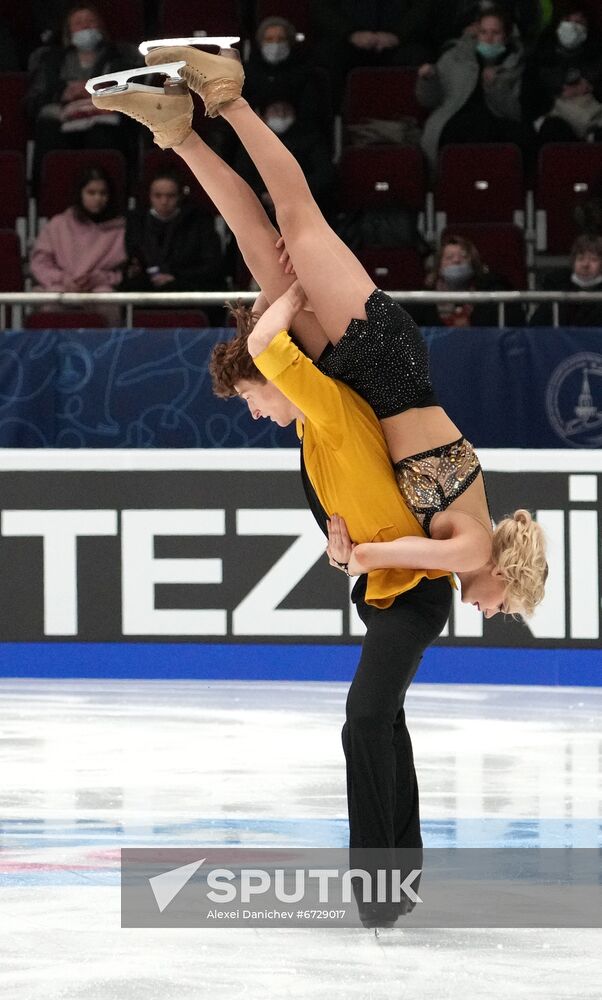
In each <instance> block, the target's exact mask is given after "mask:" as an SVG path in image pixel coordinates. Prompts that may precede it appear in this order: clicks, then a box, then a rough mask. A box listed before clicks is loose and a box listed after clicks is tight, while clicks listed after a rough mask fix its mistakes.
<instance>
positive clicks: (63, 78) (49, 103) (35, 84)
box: [26, 4, 141, 188]
mask: <svg viewBox="0 0 602 1000" xmlns="http://www.w3.org/2000/svg"><path fill="white" fill-rule="evenodd" d="M140 64H141V57H140V55H139V53H138V52H137V50H136V49H135V48H134V47H133V46H131V45H125V44H121V43H117V42H113V41H111V40H110V38H109V35H108V31H107V27H106V25H105V23H104V20H103V18H102V16H101V15H100V13H99V12H98V11H97V10H96V8H95V7H94V6H93V5H91V4H78V5H76V6H75V7H72V8H71V9H70V10H69V11H68V13H67V14H66V16H65V19H64V22H63V28H62V44H61V45H58V44H54V45H50V46H48V47H47V48H46V49H43V50H41V52H40V53H39V54H38V55H37V57H36V60H35V66H34V69H33V70H32V74H31V80H30V85H29V89H28V93H27V96H26V109H27V113H28V115H29V117H30V118H31V119H32V121H33V122H34V138H35V153H34V185H35V186H36V188H37V184H38V180H39V172H40V165H41V161H42V158H43V156H44V154H45V153H46V152H47V151H48V150H50V149H107V148H108V149H118V150H120V151H121V152H123V153H124V155H125V156H126V158H127V159H130V160H131V159H133V157H134V155H135V143H134V141H133V140H134V138H135V136H136V132H135V130H134V129H133V128H132V126H131V124H130V123H129V122H128V121H127V120H126V119H125V118H124V117H123V116H122V115H119V114H106V113H99V112H98V110H97V109H96V108H95V107H94V105H93V104H92V100H91V98H90V95H89V94H87V93H86V90H85V87H84V84H85V82H86V80H87V79H88V78H89V77H90V76H97V75H98V74H101V73H111V72H114V71H117V70H120V69H129V68H130V67H131V66H134V65H140Z"/></svg>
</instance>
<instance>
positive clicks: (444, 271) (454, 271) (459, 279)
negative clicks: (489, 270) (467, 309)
mask: <svg viewBox="0 0 602 1000" xmlns="http://www.w3.org/2000/svg"><path fill="white" fill-rule="evenodd" d="M441 277H442V278H443V280H444V282H445V284H446V285H448V287H449V288H463V287H464V286H465V285H467V284H468V282H469V281H470V279H471V278H473V277H474V270H473V268H472V264H471V263H470V262H469V261H464V263H463V264H447V265H446V266H445V267H442V268H441Z"/></svg>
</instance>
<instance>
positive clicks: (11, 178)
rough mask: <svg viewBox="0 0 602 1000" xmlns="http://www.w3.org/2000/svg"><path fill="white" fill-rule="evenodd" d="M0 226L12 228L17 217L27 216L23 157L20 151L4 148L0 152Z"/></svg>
mask: <svg viewBox="0 0 602 1000" xmlns="http://www.w3.org/2000/svg"><path fill="white" fill-rule="evenodd" d="M0 177H1V178H2V198H0V226H2V227H8V228H11V229H12V228H14V226H15V224H16V222H17V219H20V218H25V217H26V216H27V189H26V186H25V158H24V156H23V154H22V153H18V152H14V151H9V150H6V151H5V152H2V153H0Z"/></svg>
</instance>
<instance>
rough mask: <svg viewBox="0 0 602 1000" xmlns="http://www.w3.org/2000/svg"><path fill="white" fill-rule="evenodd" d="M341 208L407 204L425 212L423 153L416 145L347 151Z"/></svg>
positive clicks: (342, 164) (342, 165)
mask: <svg viewBox="0 0 602 1000" xmlns="http://www.w3.org/2000/svg"><path fill="white" fill-rule="evenodd" d="M339 175H340V190H339V194H340V204H341V208H343V209H347V210H354V209H359V208H378V207H380V206H383V207H384V206H386V205H388V206H391V205H403V206H405V207H406V208H412V209H415V210H416V211H417V212H421V211H422V210H423V207H424V200H425V196H426V173H425V166H424V158H423V155H422V150H420V149H417V148H416V147H414V146H371V147H356V148H352V149H345V150H344V151H343V155H342V157H341V162H340V164H339Z"/></svg>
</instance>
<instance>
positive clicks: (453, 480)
mask: <svg viewBox="0 0 602 1000" xmlns="http://www.w3.org/2000/svg"><path fill="white" fill-rule="evenodd" d="M394 468H395V475H396V477H397V483H398V486H399V490H400V492H401V495H402V497H403V499H404V500H405V502H406V504H407V506H408V507H409V509H410V510H411V511H412V514H413V515H414V517H415V518H416V520H417V521H419V523H420V524H421V525H422V527H423V529H424V531H425V533H426V534H427V535H429V536H430V527H431V521H432V519H433V517H434V516H435V514H438V513H439V511H442V510H447V508H448V507H449V506H450V504H452V503H453V502H454V500H457V498H458V497H459V496H461V495H462V493H464V490H467V489H468V487H469V486H470V484H471V483H474V481H475V479H476V478H477V476H478V475H479V473H480V472H481V463H480V462H479V459H478V458H477V455H476V453H475V450H474V448H473V446H472V445H471V443H470V441H467V440H466V438H463V437H461V438H458V440H457V441H452V442H451V444H444V445H442V446H441V447H440V448H431V449H430V451H421V452H419V453H418V454H417V455H410V457H409V458H402V459H401V461H400V462H396V463H395V466H394ZM483 485H484V484H483ZM485 499H486V500H487V492H485ZM487 507H488V508H489V501H488V500H487ZM489 516H490V518H491V513H490V515H489Z"/></svg>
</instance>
